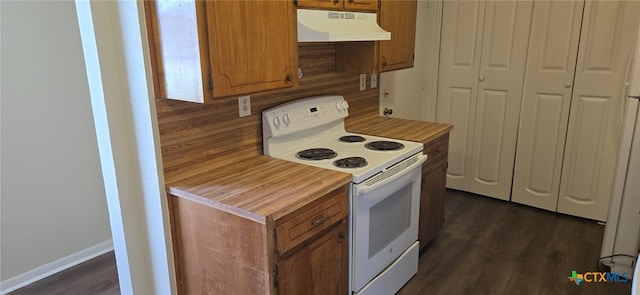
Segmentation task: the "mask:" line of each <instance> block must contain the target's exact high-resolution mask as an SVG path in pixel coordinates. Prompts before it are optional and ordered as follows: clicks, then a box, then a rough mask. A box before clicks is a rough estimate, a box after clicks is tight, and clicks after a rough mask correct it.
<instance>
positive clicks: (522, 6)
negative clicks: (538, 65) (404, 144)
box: [452, 0, 533, 200]
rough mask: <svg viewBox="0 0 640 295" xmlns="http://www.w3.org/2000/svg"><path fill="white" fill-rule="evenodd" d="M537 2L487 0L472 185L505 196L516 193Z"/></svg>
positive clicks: (475, 189)
mask: <svg viewBox="0 0 640 295" xmlns="http://www.w3.org/2000/svg"><path fill="white" fill-rule="evenodd" d="M532 8H533V2H532V1H529V0H524V1H520V0H518V1H487V2H486V11H485V19H484V32H483V36H482V55H481V62H480V73H479V77H478V81H479V85H478V97H477V103H476V115H475V126H473V128H474V132H473V139H472V141H473V145H472V150H471V183H470V190H469V191H470V192H473V193H477V194H480V195H485V196H490V197H494V198H499V199H502V200H509V197H510V195H511V180H512V177H513V165H514V160H515V147H516V139H517V133H518V120H519V117H520V102H521V99H522V84H523V80H524V69H525V61H526V57H527V44H528V39H529V38H528V37H529V28H530V25H531V13H532ZM454 128H456V127H455V124H454ZM452 145H453V144H452Z"/></svg>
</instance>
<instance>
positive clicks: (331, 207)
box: [276, 188, 349, 255]
mask: <svg viewBox="0 0 640 295" xmlns="http://www.w3.org/2000/svg"><path fill="white" fill-rule="evenodd" d="M291 214H292V215H293V217H292V218H290V219H287V220H286V221H284V222H283V223H282V224H280V225H278V226H276V243H277V245H278V252H279V253H280V255H282V254H283V253H285V252H287V251H289V250H291V249H292V248H294V247H295V246H297V245H300V244H301V243H303V242H304V241H306V240H308V239H309V238H311V237H313V236H314V235H316V234H317V233H319V232H321V231H323V230H324V229H327V228H329V227H331V225H333V224H335V223H336V222H338V221H340V220H342V219H343V218H344V217H346V216H348V215H349V200H348V195H347V191H346V189H345V188H342V189H338V190H336V191H333V192H332V193H330V194H329V195H328V196H326V197H324V198H322V199H321V200H320V203H316V202H314V203H312V204H310V205H309V206H305V207H303V208H300V209H299V210H297V211H296V212H293V213H291Z"/></svg>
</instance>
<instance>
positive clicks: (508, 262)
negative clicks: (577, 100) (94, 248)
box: [9, 190, 631, 295]
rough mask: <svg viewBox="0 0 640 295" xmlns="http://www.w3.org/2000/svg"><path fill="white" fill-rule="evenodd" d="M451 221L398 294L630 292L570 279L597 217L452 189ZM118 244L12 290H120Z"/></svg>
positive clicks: (587, 251)
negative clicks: (580, 215) (566, 212)
mask: <svg viewBox="0 0 640 295" xmlns="http://www.w3.org/2000/svg"><path fill="white" fill-rule="evenodd" d="M445 220H446V221H445V225H444V228H443V229H442V231H440V233H439V234H438V235H437V237H436V238H435V239H434V240H433V241H432V242H431V243H430V245H429V246H428V247H427V249H425V250H426V251H425V252H424V253H422V256H421V257H420V264H419V270H418V274H417V275H416V276H415V277H414V278H413V279H411V281H409V283H407V285H406V286H405V287H404V288H403V289H402V290H400V292H399V293H398V294H400V295H409V294H421V295H422V294H474V295H476V294H545V295H546V294H607V295H610V294H611V295H613V294H629V293H630V292H631V283H586V282H583V283H581V284H580V286H576V284H575V283H573V282H571V281H569V279H568V277H569V276H570V275H571V272H572V271H573V270H575V271H577V272H578V273H585V272H588V271H597V268H596V261H597V259H598V257H599V255H600V246H601V243H602V235H603V232H604V227H603V226H602V225H598V224H597V223H596V222H594V221H590V220H585V219H580V218H576V217H571V216H566V215H562V214H557V213H553V212H547V211H544V210H539V209H535V208H531V207H527V206H524V205H519V204H515V203H510V202H504V201H500V200H494V199H491V198H487V197H481V196H476V195H473V194H469V193H465V192H459V191H453V190H449V191H447V194H446V200H445ZM119 293H120V290H119V287H118V276H117V272H116V267H115V258H114V255H113V252H111V253H107V254H105V255H102V256H100V257H97V258H95V259H93V260H90V261H87V262H85V263H83V264H80V265H78V266H75V267H73V268H70V269H67V270H65V271H63V272H60V273H59V274H56V275H53V276H51V277H48V278H46V279H43V280H41V281H38V282H36V283H34V284H31V285H29V286H27V287H24V288H22V289H19V290H16V291H14V292H12V293H9V295H23V294H47V295H57V294H60V295H62V294H64V295H68V294H83V295H84V294H92V295H101V294H105V295H107V294H108V295H110V294H119Z"/></svg>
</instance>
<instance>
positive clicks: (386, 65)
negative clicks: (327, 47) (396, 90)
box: [336, 0, 418, 73]
mask: <svg viewBox="0 0 640 295" xmlns="http://www.w3.org/2000/svg"><path fill="white" fill-rule="evenodd" d="M417 5H418V2H417V1H416V0H381V1H380V7H379V10H378V24H379V25H380V27H382V28H383V29H384V30H386V31H389V32H391V40H386V41H367V42H341V43H337V44H336V71H338V72H350V73H379V72H386V71H393V70H398V69H404V68H411V67H413V60H414V57H415V40H416V39H415V38H416V36H415V35H416V12H417Z"/></svg>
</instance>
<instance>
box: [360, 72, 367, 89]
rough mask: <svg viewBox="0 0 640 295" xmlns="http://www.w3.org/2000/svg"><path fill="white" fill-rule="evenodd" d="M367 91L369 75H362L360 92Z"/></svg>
mask: <svg viewBox="0 0 640 295" xmlns="http://www.w3.org/2000/svg"><path fill="white" fill-rule="evenodd" d="M366 89H367V74H360V91H362V90H366Z"/></svg>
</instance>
